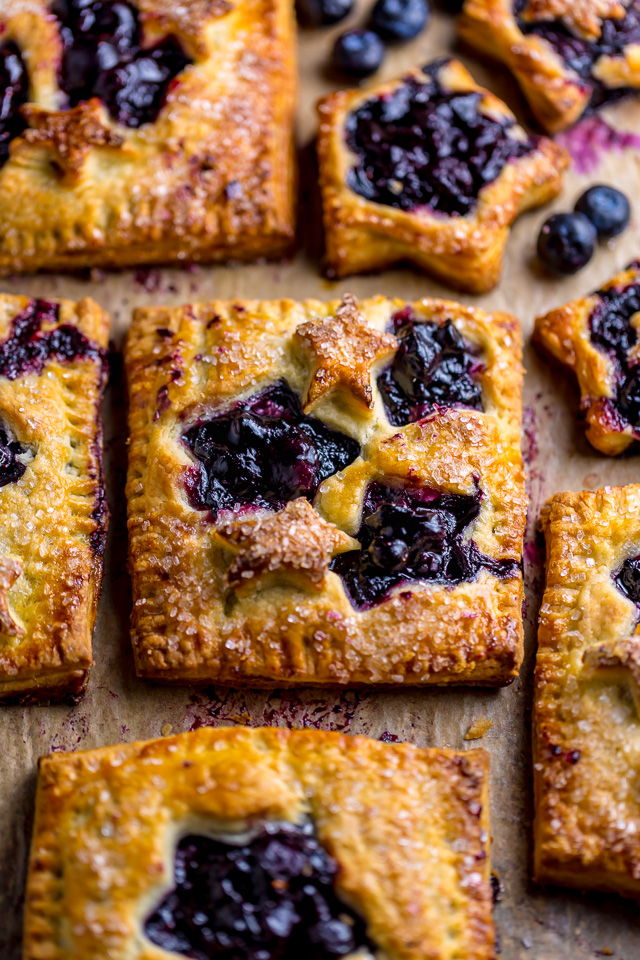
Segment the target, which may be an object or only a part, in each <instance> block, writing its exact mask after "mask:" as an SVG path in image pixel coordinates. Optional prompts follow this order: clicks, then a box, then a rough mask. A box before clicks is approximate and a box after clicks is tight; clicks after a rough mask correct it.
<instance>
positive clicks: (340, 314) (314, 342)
mask: <svg viewBox="0 0 640 960" xmlns="http://www.w3.org/2000/svg"><path fill="white" fill-rule="evenodd" d="M295 337H296V339H297V340H298V341H300V342H302V343H303V344H304V345H305V346H306V347H307V348H308V349H310V350H311V352H312V354H313V357H314V360H315V369H314V371H313V375H312V377H311V383H310V385H309V389H308V391H307V396H306V398H305V402H304V410H305V412H306V411H308V410H310V409H311V408H312V407H314V406H316V404H317V403H318V402H319V401H320V400H322V398H323V397H324V396H326V395H327V394H328V393H330V392H331V391H332V390H334V389H336V388H340V389H343V390H347V391H349V393H350V394H351V395H352V396H353V397H354V398H355V399H356V400H357V401H358V402H359V403H361V404H363V405H364V406H365V407H368V408H369V409H370V408H371V407H372V406H373V392H372V390H371V367H372V365H373V364H374V363H377V362H379V361H381V360H383V359H384V358H385V357H391V355H392V354H393V353H394V351H396V350H397V349H398V341H397V340H396V338H395V337H394V336H393V335H392V334H390V333H378V331H377V330H374V329H373V327H370V326H369V324H368V323H366V321H365V319H364V317H363V316H362V313H361V312H360V310H359V309H358V301H357V300H356V298H355V297H353V296H351V294H349V293H347V294H345V296H344V297H343V298H342V303H341V304H340V306H339V307H338V309H337V310H336V313H335V316H333V317H327V318H326V319H319V320H310V321H309V322H308V323H302V324H300V326H299V327H298V328H297V330H296V332H295Z"/></svg>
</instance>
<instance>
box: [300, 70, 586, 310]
mask: <svg viewBox="0 0 640 960" xmlns="http://www.w3.org/2000/svg"><path fill="white" fill-rule="evenodd" d="M318 109H319V113H320V133H319V136H318V153H319V157H320V184H321V187H322V200H323V206H324V223H325V234H326V245H327V266H328V268H329V272H330V273H331V274H333V275H335V276H338V277H344V276H347V275H349V274H351V273H363V272H366V271H371V270H380V269H384V268H386V267H389V266H392V265H393V264H395V263H398V262H401V261H408V262H410V263H413V264H414V265H415V266H417V267H419V268H421V269H423V270H425V271H426V272H428V273H431V274H433V275H434V276H436V277H438V278H439V279H441V280H443V281H445V282H446V283H449V284H451V285H452V286H454V287H456V288H458V289H460V290H469V291H471V292H472V293H484V292H485V291H487V290H491V288H492V287H494V286H495V285H496V283H497V282H498V280H499V278H500V272H501V269H502V260H503V256H504V250H505V247H506V245H507V241H508V239H509V231H510V228H511V225H512V223H513V221H514V220H515V219H516V217H517V216H518V214H520V213H521V212H522V211H524V210H528V209H530V208H531V207H536V206H539V205H540V204H542V203H546V202H547V201H548V200H551V199H552V198H553V197H555V196H556V194H557V193H558V192H559V190H560V188H561V186H562V174H563V171H564V170H565V168H566V167H567V166H568V164H569V156H568V154H567V152H566V150H564V148H563V147H560V146H559V145H558V144H556V143H554V142H553V141H552V140H549V139H547V138H546V137H539V136H531V137H529V136H527V134H526V133H525V131H524V130H523V128H522V127H520V126H519V125H518V124H517V123H516V118H515V117H514V115H513V114H512V113H511V111H510V110H509V108H508V107H507V105H506V104H505V103H503V102H502V100H499V99H498V98H497V97H495V96H494V95H493V94H492V93H490V92H489V91H488V90H485V89H484V88H483V87H480V86H478V84H477V83H476V82H475V81H474V79H473V77H472V76H471V74H470V73H469V72H468V70H467V69H466V68H465V67H464V66H463V65H462V64H461V63H460V62H459V61H458V60H447V59H440V60H435V61H433V62H432V63H429V64H426V65H425V66H424V67H416V68H415V69H414V70H411V71H410V72H408V73H407V74H406V75H405V76H403V77H399V78H397V79H395V80H390V81H387V82H385V83H382V84H379V85H378V86H375V87H373V88H370V89H365V90H346V91H339V92H336V93H332V94H330V95H329V96H328V97H326V98H325V99H324V100H322V101H321V102H320V104H319V107H318Z"/></svg>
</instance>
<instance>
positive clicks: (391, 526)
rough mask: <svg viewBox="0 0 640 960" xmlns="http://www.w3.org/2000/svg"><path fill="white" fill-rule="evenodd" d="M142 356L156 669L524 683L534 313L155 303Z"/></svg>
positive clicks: (135, 420) (137, 373) (143, 568)
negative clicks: (524, 352) (519, 317)
mask: <svg viewBox="0 0 640 960" xmlns="http://www.w3.org/2000/svg"><path fill="white" fill-rule="evenodd" d="M126 366H127V372H128V381H129V391H130V398H131V406H130V426H131V445H130V462H129V478H128V484H127V500H128V511H129V535H130V564H131V571H132V576H133V592H134V601H133V617H132V639H133V646H134V651H135V658H136V667H137V671H138V673H139V675H140V676H143V677H148V678H153V679H155V680H162V681H166V682H170V681H182V682H201V683H212V682H216V683H226V684H245V685H246V684H255V685H261V686H264V685H269V684H273V685H276V684H277V685H280V686H282V685H286V684H296V683H297V684H335V683H342V684H355V683H357V684H391V683H405V684H423V683H456V682H457V683H484V684H498V683H505V682H508V681H509V680H511V679H512V678H513V677H514V676H515V675H516V673H517V670H518V668H519V665H520V663H521V659H522V618H521V604H522V573H521V569H520V560H521V556H522V533H523V526H524V522H525V513H526V498H525V494H524V489H523V474H522V464H521V456H520V410H521V387H522V367H521V335H520V328H519V325H518V322H517V321H516V320H515V319H514V318H513V317H511V316H509V315H507V314H498V313H496V314H485V313H483V312H482V311H480V310H474V309H471V308H466V307H462V306H461V305H459V304H455V303H450V302H448V301H442V300H422V301H418V302H416V303H407V302H406V301H402V300H387V299H385V298H383V297H375V298H372V299H369V300H363V301H361V302H358V301H357V300H356V299H355V298H354V297H352V296H350V295H348V294H347V295H346V296H345V297H344V298H343V300H342V301H332V302H329V303H322V302H320V301H316V300H310V301H305V302H302V303H297V302H294V301H292V300H277V301H237V302H214V303H210V304H200V305H193V304H191V305H189V306H185V307H181V308H172V309H169V308H167V309H164V308H152V309H140V310H137V311H136V313H135V315H134V320H133V324H132V327H131V330H130V333H129V336H128V342H127V348H126Z"/></svg>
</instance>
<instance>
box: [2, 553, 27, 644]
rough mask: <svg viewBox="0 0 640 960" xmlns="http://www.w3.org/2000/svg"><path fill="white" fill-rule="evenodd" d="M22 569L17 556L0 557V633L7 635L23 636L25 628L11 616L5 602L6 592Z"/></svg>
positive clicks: (22, 565)
mask: <svg viewBox="0 0 640 960" xmlns="http://www.w3.org/2000/svg"><path fill="white" fill-rule="evenodd" d="M23 570H24V564H23V563H22V561H21V560H18V559H17V557H0V633H3V634H4V635H5V636H7V637H24V634H25V630H24V627H23V626H21V624H19V623H18V622H17V621H16V620H15V619H14V617H13V614H12V613H11V611H10V610H9V604H8V603H7V593H8V591H9V590H10V589H11V587H12V586H13V585H14V583H15V582H16V580H17V579H18V577H19V576H20V575H21V574H22V571H23Z"/></svg>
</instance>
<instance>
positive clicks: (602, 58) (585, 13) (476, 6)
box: [458, 0, 640, 133]
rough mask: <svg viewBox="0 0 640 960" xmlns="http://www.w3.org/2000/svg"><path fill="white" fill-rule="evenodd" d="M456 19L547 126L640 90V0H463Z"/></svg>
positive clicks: (561, 125)
mask: <svg viewBox="0 0 640 960" xmlns="http://www.w3.org/2000/svg"><path fill="white" fill-rule="evenodd" d="M458 25H459V30H460V35H461V36H462V38H463V39H464V40H465V41H466V42H467V43H469V44H470V45H471V46H472V47H475V49H476V50H480V51H481V52H482V53H485V54H487V55H488V56H490V57H494V58H496V59H499V60H502V61H503V62H504V63H505V64H506V65H507V67H509V69H510V70H512V71H513V74H514V76H515V78H516V80H517V81H518V83H519V84H520V87H521V88H522V92H523V94H524V95H525V97H526V98H527V100H528V102H529V106H530V107H531V110H532V111H533V113H534V115H535V117H536V119H537V120H538V122H539V123H540V124H541V126H542V127H544V128H545V129H546V130H548V131H549V132H550V133H557V132H558V131H559V130H563V129H565V128H566V127H569V126H571V124H573V123H575V122H576V121H577V120H579V119H580V117H581V116H582V115H583V114H584V113H585V111H591V110H595V109H597V108H598V107H601V106H603V105H604V104H607V103H612V102H614V101H616V100H619V99H620V98H621V97H623V96H625V95H628V94H630V93H634V92H635V93H637V92H638V91H639V90H640V0H580V2H574V0H465V3H464V7H463V10H462V16H461V17H460V20H459V24H458Z"/></svg>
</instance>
